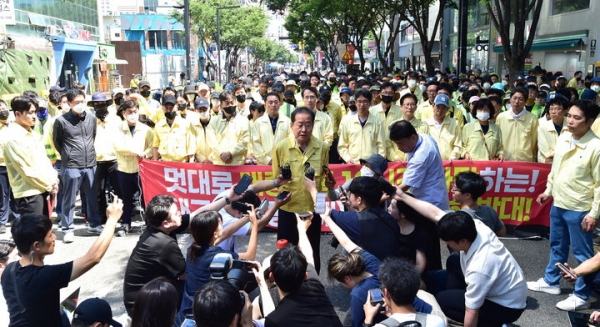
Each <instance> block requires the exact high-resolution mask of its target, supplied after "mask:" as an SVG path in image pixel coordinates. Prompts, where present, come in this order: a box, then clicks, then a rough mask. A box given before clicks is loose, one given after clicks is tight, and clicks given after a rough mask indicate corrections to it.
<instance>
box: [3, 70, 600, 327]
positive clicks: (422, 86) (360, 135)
mask: <svg viewBox="0 0 600 327" xmlns="http://www.w3.org/2000/svg"><path fill="white" fill-rule="evenodd" d="M512 80H513V83H512V84H511V83H509V82H508V81H509V76H503V77H502V78H501V77H500V76H499V75H498V74H495V73H492V74H486V75H482V74H481V72H480V71H475V72H473V73H470V74H459V75H454V74H450V73H443V72H439V71H438V72H436V75H435V76H430V77H426V76H423V75H420V74H419V73H417V72H413V71H409V72H406V73H405V74H396V75H391V74H390V75H387V76H379V75H377V74H368V75H361V76H352V75H348V74H337V73H335V72H328V73H327V74H326V75H325V76H321V75H320V74H319V73H318V72H312V73H310V74H308V73H307V72H301V73H298V74H281V75H264V76H258V75H252V74H251V75H248V76H240V77H234V78H233V80H232V81H230V82H229V83H227V84H225V85H223V86H221V85H215V83H213V82H209V83H207V84H205V83H200V84H198V85H186V86H182V87H175V86H174V85H169V86H168V87H166V88H164V89H160V90H158V91H155V92H152V87H151V85H150V83H149V82H147V81H140V82H139V84H138V88H133V89H115V90H113V91H112V93H111V96H110V97H109V96H107V95H106V94H105V93H101V92H99V93H95V94H93V95H92V96H91V97H89V100H88V99H87V98H88V97H87V96H86V94H85V92H84V91H83V90H81V89H78V88H75V89H70V90H64V89H62V88H60V87H57V86H53V87H52V88H51V89H50V95H49V97H48V99H44V98H42V97H41V96H39V95H38V94H36V93H35V92H33V91H26V92H24V93H23V94H22V95H20V96H17V97H15V98H14V99H12V100H11V101H10V104H8V103H6V102H4V101H1V100H0V187H1V189H2V193H1V194H0V233H6V226H7V224H9V221H10V228H11V235H12V239H13V240H14V243H10V242H9V243H7V244H6V246H5V244H3V243H0V267H6V268H2V269H4V270H6V272H5V273H3V274H2V278H1V284H2V290H3V294H4V298H5V299H6V305H7V309H6V310H8V312H9V313H10V326H41V325H44V326H66V325H68V323H69V322H68V321H67V322H65V314H64V312H63V311H62V310H60V308H59V299H58V297H59V290H60V288H63V287H65V286H66V285H68V283H69V282H70V281H71V280H74V279H76V278H78V277H79V276H81V275H82V274H84V273H85V272H86V271H88V270H89V269H91V268H92V267H93V266H94V265H95V264H97V263H98V262H100V260H101V259H102V257H103V255H104V253H105V252H106V249H107V248H108V245H109V244H110V242H111V239H112V238H113V235H114V234H116V235H118V236H126V235H128V234H130V232H131V230H132V219H134V216H135V215H136V214H137V213H141V215H142V216H143V221H144V224H145V227H144V228H143V231H142V233H141V235H140V236H139V240H138V243H137V245H136V246H135V248H134V249H133V250H132V252H131V255H130V257H129V260H128V262H127V266H126V268H125V271H124V276H123V301H124V304H125V308H126V311H127V314H128V315H129V317H130V318H131V321H130V323H131V326H182V325H185V324H186V323H187V322H190V321H195V323H196V325H197V326H207V327H212V326H215V327H216V326H251V325H259V326H263V325H264V326H268V327H271V326H283V325H286V326H312V325H324V326H342V325H347V326H353V327H360V326H367V327H369V326H372V325H376V326H378V327H379V326H399V325H400V324H401V323H404V322H414V323H415V324H420V325H422V326H425V325H429V326H445V325H446V324H447V320H448V319H451V320H454V321H458V322H461V323H464V325H465V326H468V327H471V326H502V325H503V324H508V323H511V322H514V321H516V320H517V319H519V317H520V316H521V314H522V313H523V312H524V310H525V309H526V306H527V304H526V299H527V292H528V289H529V290H531V291H539V292H545V293H549V294H557V295H558V294H560V293H561V289H560V287H559V281H560V278H561V274H560V271H559V270H558V269H557V268H556V267H555V264H556V263H565V262H566V261H567V259H568V253H569V247H570V248H571V250H572V251H573V254H574V256H575V259H576V260H577V262H578V263H579V264H580V266H579V267H576V268H573V269H571V268H570V267H569V266H568V265H567V269H571V273H572V274H573V275H569V277H568V279H570V280H571V281H574V282H575V287H574V291H573V293H572V294H571V295H569V297H568V298H567V299H565V300H562V301H560V302H558V303H557V307H558V308H559V309H561V310H579V309H587V308H589V307H590V301H589V296H590V293H591V291H592V290H595V289H598V288H599V287H598V286H597V284H598V282H597V280H598V278H596V274H595V272H596V271H597V270H600V259H598V258H597V256H594V252H593V245H592V238H593V231H594V230H595V228H596V226H597V219H598V218H599V217H600V139H599V138H598V136H597V135H598V133H599V132H600V120H598V121H596V117H598V115H600V107H599V106H598V104H597V103H598V102H599V101H600V98H598V92H599V91H600V78H597V77H593V78H592V77H591V76H587V77H585V78H583V76H582V74H581V72H576V73H575V75H574V77H573V79H572V80H570V81H568V80H567V78H566V77H564V76H563V75H562V73H560V72H558V73H555V74H552V73H547V72H545V71H543V70H542V69H537V68H536V69H534V70H532V71H530V72H529V75H527V76H517V77H516V78H513V79H512ZM265 113H266V114H265ZM460 159H464V160H499V161H504V160H506V161H526V162H541V163H548V164H551V165H552V168H551V172H550V175H549V176H548V183H547V186H546V190H545V191H544V192H543V193H542V194H539V196H538V197H537V202H538V203H539V204H540V205H541V204H543V203H545V202H546V201H548V200H549V199H550V198H552V199H553V204H552V209H551V213H550V257H549V262H548V267H547V268H546V270H545V273H544V277H543V278H540V279H539V280H537V281H532V282H526V281H525V278H524V275H523V271H522V270H521V268H520V266H519V264H518V262H517V261H516V260H515V259H514V258H513V256H512V255H511V254H510V252H509V251H508V250H507V249H506V248H505V247H504V245H503V244H502V242H500V240H499V239H498V237H499V236H503V235H505V234H506V228H505V226H504V224H503V223H502V221H501V220H500V218H499V216H498V214H497V212H495V211H494V209H493V208H491V207H488V206H484V205H479V204H478V199H479V198H480V197H481V196H483V194H484V193H485V191H486V182H485V180H484V179H483V178H482V177H481V176H480V175H478V174H477V173H473V172H463V173H460V174H458V175H457V176H455V177H454V180H453V181H452V182H451V183H450V188H449V189H448V187H447V185H448V183H447V181H446V177H445V172H444V169H443V166H442V162H443V161H444V160H460ZM142 160H162V161H173V162H188V163H204V164H214V165H223V166H229V165H270V166H271V167H272V170H273V173H274V176H276V178H275V179H273V180H266V181H260V182H257V183H254V184H252V185H250V186H249V187H248V189H247V190H245V191H244V192H239V191H236V190H235V187H232V188H231V189H230V190H227V191H225V192H223V193H221V194H219V195H218V196H217V197H216V198H215V200H214V201H213V202H212V203H210V204H208V205H205V206H202V207H201V208H199V209H197V210H195V211H194V212H192V213H190V214H183V215H182V214H181V213H180V211H179V207H178V203H177V201H176V199H174V198H173V197H172V196H170V195H158V196H155V197H153V198H152V199H146V200H148V201H145V200H144V198H143V194H142V192H141V187H140V184H141V181H140V177H139V162H140V161H142ZM398 161H400V162H404V163H405V164H406V171H405V172H404V175H403V178H402V182H401V183H400V184H399V185H391V184H390V183H389V182H387V181H386V180H385V178H384V176H385V174H386V171H387V169H388V163H389V162H398ZM335 163H348V164H360V165H361V170H360V177H356V178H354V179H352V180H349V181H336V180H335V178H334V176H333V174H332V173H331V171H330V170H329V168H328V165H329V164H335ZM290 176H292V177H290ZM234 186H235V185H234ZM275 188H277V189H278V190H279V195H280V196H278V197H277V198H276V200H275V201H274V203H271V205H270V207H269V208H268V209H267V210H266V211H262V212H258V210H257V208H258V207H259V206H261V199H260V198H259V197H258V195H257V194H260V193H261V192H264V191H267V190H271V189H275ZM324 194H326V195H327V197H328V199H329V200H330V201H341V202H342V203H343V205H344V210H343V211H339V210H330V209H329V208H327V209H325V210H319V212H320V213H317V212H316V211H317V210H316V209H315V203H317V202H318V201H317V198H318V197H319V196H320V195H324ZM448 194H451V195H452V200H454V201H455V202H457V203H458V204H459V205H460V210H459V211H450V205H449V198H448ZM78 196H79V199H80V200H81V208H82V214H83V215H84V216H85V219H86V222H87V233H88V234H90V235H94V236H97V239H96V241H95V243H94V244H93V246H92V247H91V248H90V249H89V251H88V253H87V254H86V255H84V256H83V257H81V258H78V259H75V260H73V261H71V262H68V263H65V264H61V265H44V257H45V256H46V255H50V254H52V253H53V252H54V242H55V240H56V236H55V235H54V233H53V230H52V221H51V220H50V219H49V217H52V216H53V213H54V212H55V213H56V215H57V216H56V219H55V222H56V223H58V224H59V226H60V230H61V232H62V241H63V242H64V243H66V244H69V243H72V242H74V241H75V240H76V239H75V236H74V232H73V231H74V222H75V220H74V217H75V216H76V214H75V208H76V202H77V199H78ZM146 203H147V205H146ZM276 215H277V217H278V218H277V227H278V228H277V239H278V240H280V242H278V244H281V247H280V248H279V249H278V250H277V251H275V252H274V253H273V254H272V256H270V257H269V258H268V259H267V260H265V261H264V262H263V263H262V264H261V263H258V262H256V261H255V259H256V252H257V248H258V247H259V246H264V245H261V244H258V233H259V232H260V230H262V229H263V228H264V227H265V226H267V225H268V224H269V222H270V221H271V219H272V218H273V217H274V216H276ZM323 222H324V223H326V224H327V225H328V226H329V228H330V229H331V231H332V233H333V234H334V236H335V241H332V243H336V242H338V243H339V245H341V247H342V248H343V250H344V251H343V252H340V253H337V254H335V255H334V256H333V257H331V258H327V259H326V260H325V262H327V267H326V269H327V275H328V276H329V278H330V280H332V281H337V282H339V283H340V284H341V285H343V286H344V287H346V288H348V289H351V295H350V296H351V300H350V310H349V312H348V315H347V317H346V319H344V320H340V319H339V318H338V315H337V313H336V312H335V310H334V308H333V305H332V304H331V301H330V300H329V298H328V295H327V293H326V291H325V287H324V285H323V284H322V283H321V282H320V279H319V274H320V273H321V261H322V260H321V249H320V242H321V241H320V238H321V225H322V223H323ZM181 233H189V234H190V235H191V237H192V239H193V242H192V243H191V244H190V246H189V248H188V249H187V250H186V251H184V252H182V251H181V250H180V248H179V247H178V245H177V241H176V237H177V235H178V234H181ZM242 235H249V241H248V243H247V244H244V245H242V244H239V243H240V241H239V239H238V238H239V237H240V236H242ZM440 239H441V240H442V241H444V242H445V243H446V244H447V246H448V251H449V255H448V259H447V261H446V262H445V264H443V263H442V260H441V258H442V251H443V250H442V249H441V248H440ZM334 245H335V244H334ZM242 246H243V247H244V248H245V252H242V251H241V250H240V248H241V247H242ZM4 247H6V248H7V249H6V251H4V250H5V249H4ZM14 251H17V252H18V253H19V256H20V258H17V259H16V260H15V261H14V262H13V263H10V264H9V262H10V261H11V260H9V254H10V253H13V252H14ZM444 267H445V269H443V268H444ZM563 274H565V273H564V272H563ZM583 275H586V277H584V278H577V276H583ZM219 276H220V278H218V277H219ZM573 276H575V277H573ZM599 278H600V277H599ZM40 303H44V304H45V305H43V306H40ZM384 311H385V314H382V312H384ZM386 316H387V317H386ZM598 316H600V314H598V315H592V319H598V320H600V317H599V318H596V317H598ZM72 324H73V326H96V325H102V326H105V325H112V326H119V324H118V323H117V322H115V321H113V318H112V312H111V309H110V306H108V304H107V303H106V302H105V301H104V300H102V299H88V300H86V301H83V302H82V303H81V304H80V305H79V308H78V309H76V310H75V313H74V315H73V322H72Z"/></svg>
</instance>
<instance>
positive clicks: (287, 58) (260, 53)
mask: <svg viewBox="0 0 600 327" xmlns="http://www.w3.org/2000/svg"><path fill="white" fill-rule="evenodd" d="M250 47H252V48H253V49H254V50H252V55H253V56H254V58H255V59H257V60H259V61H261V62H265V63H266V62H278V63H286V62H298V58H297V56H296V55H294V54H293V53H292V52H291V51H290V50H289V49H287V48H286V47H284V46H283V45H281V44H278V43H277V42H275V41H273V40H271V39H268V38H266V37H262V38H257V39H254V40H253V41H252V42H251V44H250Z"/></svg>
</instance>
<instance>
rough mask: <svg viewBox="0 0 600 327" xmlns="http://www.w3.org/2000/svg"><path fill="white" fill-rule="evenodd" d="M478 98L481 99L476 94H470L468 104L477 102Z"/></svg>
mask: <svg viewBox="0 0 600 327" xmlns="http://www.w3.org/2000/svg"><path fill="white" fill-rule="evenodd" d="M436 100H437V99H436ZM479 100H481V99H480V98H479V97H478V96H472V97H471V98H470V99H469V104H471V103H473V102H477V101H479Z"/></svg>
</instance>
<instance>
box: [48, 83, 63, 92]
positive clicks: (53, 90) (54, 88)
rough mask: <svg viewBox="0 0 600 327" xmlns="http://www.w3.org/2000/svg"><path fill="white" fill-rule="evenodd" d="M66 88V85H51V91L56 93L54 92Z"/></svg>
mask: <svg viewBox="0 0 600 327" xmlns="http://www.w3.org/2000/svg"><path fill="white" fill-rule="evenodd" d="M64 90H65V88H64V87H60V86H58V85H53V86H50V93H54V92H63V91H64Z"/></svg>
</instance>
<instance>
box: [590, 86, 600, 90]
mask: <svg viewBox="0 0 600 327" xmlns="http://www.w3.org/2000/svg"><path fill="white" fill-rule="evenodd" d="M590 89H592V91H594V92H598V91H600V85H592V87H590Z"/></svg>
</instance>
